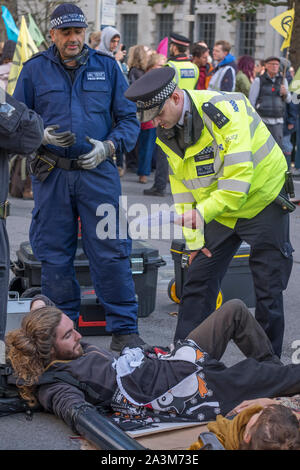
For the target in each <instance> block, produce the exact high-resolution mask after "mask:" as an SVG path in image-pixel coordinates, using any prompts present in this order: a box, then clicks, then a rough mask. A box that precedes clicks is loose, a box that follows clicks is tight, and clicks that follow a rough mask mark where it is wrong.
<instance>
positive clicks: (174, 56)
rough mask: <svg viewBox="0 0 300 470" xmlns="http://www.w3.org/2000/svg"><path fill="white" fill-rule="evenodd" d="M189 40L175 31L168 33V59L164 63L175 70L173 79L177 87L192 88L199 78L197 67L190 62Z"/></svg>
mask: <svg viewBox="0 0 300 470" xmlns="http://www.w3.org/2000/svg"><path fill="white" fill-rule="evenodd" d="M190 44H191V41H190V40H189V39H188V38H186V37H185V36H181V35H180V34H177V33H172V34H171V35H170V48H169V52H170V59H169V60H168V61H167V63H166V65H167V66H169V67H172V68H173V69H174V70H175V76H174V81H175V82H176V84H177V85H178V86H179V88H184V89H185V90H194V89H195V88H196V85H197V83H198V79H199V69H198V67H197V65H196V64H194V63H193V62H191V59H190V57H189V47H190Z"/></svg>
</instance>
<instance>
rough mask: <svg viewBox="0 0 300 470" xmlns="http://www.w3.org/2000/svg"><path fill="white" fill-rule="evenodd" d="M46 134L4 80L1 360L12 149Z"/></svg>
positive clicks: (29, 148)
mask: <svg viewBox="0 0 300 470" xmlns="http://www.w3.org/2000/svg"><path fill="white" fill-rule="evenodd" d="M43 135H44V126H43V121H42V119H41V118H40V116H39V115H38V114H36V113H35V112H34V111H31V110H29V109H28V108H27V106H25V105H24V104H21V103H19V102H18V101H17V100H15V99H14V98H12V97H11V96H10V95H8V94H7V93H5V91H4V89H3V88H2V87H1V83H0V364H3V363H4V362H5V357H4V350H5V348H4V336H5V329H6V316H7V297H8V281H9V265H10V257H9V242H8V236H7V232H6V217H7V216H8V215H9V202H8V200H7V197H8V187H9V169H8V159H9V154H10V153H18V154H25V155H26V154H31V153H32V152H34V151H35V150H37V149H38V148H39V146H40V145H41V142H42V139H43Z"/></svg>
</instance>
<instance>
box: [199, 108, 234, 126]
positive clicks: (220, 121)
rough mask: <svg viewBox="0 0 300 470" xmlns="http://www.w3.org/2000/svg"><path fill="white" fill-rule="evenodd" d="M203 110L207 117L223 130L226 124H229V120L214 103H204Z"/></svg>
mask: <svg viewBox="0 0 300 470" xmlns="http://www.w3.org/2000/svg"><path fill="white" fill-rule="evenodd" d="M202 110H203V112H204V113H205V114H207V116H208V117H209V118H210V119H211V120H212V121H213V122H214V123H215V124H216V126H217V127H218V128H219V129H221V128H222V127H223V126H225V124H227V123H228V122H229V119H228V118H227V117H226V116H225V114H223V113H222V111H220V110H219V109H218V108H217V107H216V106H214V105H213V104H212V103H204V104H203V105H202Z"/></svg>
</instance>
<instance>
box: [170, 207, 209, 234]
mask: <svg viewBox="0 0 300 470" xmlns="http://www.w3.org/2000/svg"><path fill="white" fill-rule="evenodd" d="M174 223H175V224H177V225H181V226H182V227H186V228H192V229H194V230H195V229H196V228H200V227H202V225H203V224H202V221H201V217H200V214H199V212H198V211H197V210H196V209H192V210H190V211H187V212H185V213H184V214H182V216H181V218H180V217H178V219H177V220H176V221H175V222H174Z"/></svg>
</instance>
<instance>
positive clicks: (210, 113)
mask: <svg viewBox="0 0 300 470" xmlns="http://www.w3.org/2000/svg"><path fill="white" fill-rule="evenodd" d="M187 93H188V95H189V97H190V98H191V100H192V103H193V104H194V106H195V107H194V109H193V112H194V113H197V112H198V114H199V115H200V117H201V118H202V120H203V123H204V128H203V130H202V133H201V135H200V138H199V139H198V140H197V142H195V143H194V144H192V145H191V146H189V147H187V148H186V150H185V152H184V155H181V156H180V155H179V154H177V153H176V151H174V146H173V149H171V148H170V147H172V144H171V141H170V140H168V138H167V137H166V136H165V131H164V130H162V129H159V130H158V139H157V144H158V145H159V146H160V147H161V148H162V150H163V151H164V152H165V154H166V155H167V157H168V162H169V166H170V184H171V190H172V194H173V198H174V203H175V208H176V211H177V213H179V214H182V213H184V212H186V211H188V210H191V209H192V208H196V209H198V212H199V214H200V215H201V219H202V226H201V227H200V228H199V229H195V230H194V229H189V228H184V229H183V233H184V236H185V238H186V241H187V245H188V247H189V248H190V249H191V250H198V249H200V248H202V247H203V246H204V244H205V240H204V223H206V224H207V223H209V222H211V221H212V220H216V221H217V222H219V223H221V224H223V225H225V226H227V227H230V228H234V226H235V224H236V222H237V220H238V219H239V218H241V217H242V218H246V219H251V218H253V217H255V216H256V215H257V214H258V213H259V212H261V211H262V210H263V209H264V208H265V207H266V206H267V205H268V204H270V203H271V202H272V201H273V200H274V199H275V198H276V197H277V196H278V194H279V192H280V190H281V188H282V187H283V185H284V182H285V172H286V170H287V163H286V159H285V156H284V155H283V153H282V151H281V149H280V147H279V146H278V145H277V143H276V142H275V140H274V139H273V137H272V136H271V134H270V132H269V131H268V129H267V127H266V126H265V124H264V123H263V122H262V120H261V119H260V117H259V116H258V114H257V113H256V111H255V110H254V108H253V107H252V106H251V104H250V102H249V100H248V99H247V98H246V97H245V95H243V94H242V93H223V92H222V93H220V92H215V91H208V90H201V91H195V90H194V91H188V92H187ZM192 103H191V104H192ZM193 116H194V114H193ZM177 148H178V147H177ZM172 173H173V174H172Z"/></svg>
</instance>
